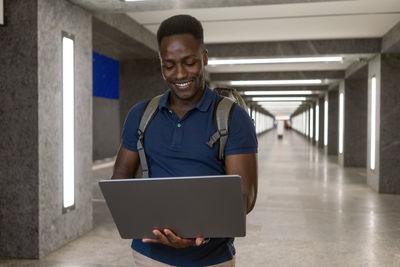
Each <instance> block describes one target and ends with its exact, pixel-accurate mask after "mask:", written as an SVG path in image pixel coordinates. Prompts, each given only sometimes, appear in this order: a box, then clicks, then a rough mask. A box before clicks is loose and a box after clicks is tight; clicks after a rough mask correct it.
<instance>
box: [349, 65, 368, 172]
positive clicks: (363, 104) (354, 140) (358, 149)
mask: <svg viewBox="0 0 400 267" xmlns="http://www.w3.org/2000/svg"><path fill="white" fill-rule="evenodd" d="M354 75H356V76H357V77H356V78H354V79H353V78H352V76H350V77H349V78H348V79H346V90H345V96H344V97H345V118H346V119H345V127H344V147H345V149H344V151H345V153H344V162H343V163H344V166H349V167H365V166H366V163H367V122H368V121H367V119H368V68H367V66H365V67H363V68H362V69H360V70H359V71H358V72H357V73H356V74H354Z"/></svg>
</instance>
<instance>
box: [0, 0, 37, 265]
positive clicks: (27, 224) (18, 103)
mask: <svg viewBox="0 0 400 267" xmlns="http://www.w3.org/2000/svg"><path fill="white" fill-rule="evenodd" d="M5 4H6V5H5V14H6V15H7V24H6V26H4V27H0V257H11V258H34V257H36V256H37V254H38V250H39V243H38V238H39V237H38V235H39V228H38V227H39V217H38V216H39V215H38V201H39V199H38V195H39V193H38V192H39V183H38V172H39V170H38V127H37V123H38V113H37V109H38V101H37V95H38V92H37V83H38V81H37V76H38V73H37V66H38V58H37V2H36V1H34V0H29V1H26V0H14V1H6V2H5Z"/></svg>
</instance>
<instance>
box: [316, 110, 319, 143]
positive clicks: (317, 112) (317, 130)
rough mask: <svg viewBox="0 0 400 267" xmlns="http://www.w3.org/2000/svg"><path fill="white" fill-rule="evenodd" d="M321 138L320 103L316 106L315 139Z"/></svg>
mask: <svg viewBox="0 0 400 267" xmlns="http://www.w3.org/2000/svg"><path fill="white" fill-rule="evenodd" d="M318 140H319V105H317V106H316V107H315V141H317V142H318Z"/></svg>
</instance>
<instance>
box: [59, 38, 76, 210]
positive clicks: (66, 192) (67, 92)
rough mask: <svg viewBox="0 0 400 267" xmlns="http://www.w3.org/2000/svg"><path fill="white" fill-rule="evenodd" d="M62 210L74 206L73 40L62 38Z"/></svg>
mask: <svg viewBox="0 0 400 267" xmlns="http://www.w3.org/2000/svg"><path fill="white" fill-rule="evenodd" d="M62 86H63V88H62V97H63V208H64V209H67V208H71V207H73V206H74V205H75V155H74V152H75V148H74V90H75V88H74V40H73V38H70V37H69V36H66V34H63V37H62Z"/></svg>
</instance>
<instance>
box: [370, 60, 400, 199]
mask: <svg viewBox="0 0 400 267" xmlns="http://www.w3.org/2000/svg"><path fill="white" fill-rule="evenodd" d="M368 67H369V68H368V129H367V132H368V143H367V144H368V156H367V182H368V184H369V185H370V186H371V187H372V188H373V189H374V190H376V191H378V192H380V193H389V194H400V180H399V179H398V177H399V173H400V160H399V155H400V142H399V140H400V129H399V123H398V122H399V121H400V90H399V84H400V76H399V72H400V55H399V54H382V55H378V56H376V57H375V58H374V59H373V60H371V61H370V63H369V66H368ZM372 77H375V78H376V113H375V115H376V123H375V136H376V139H375V168H374V169H371V145H372V143H371V103H372V101H371V100H372V98H371V89H372V82H371V81H372Z"/></svg>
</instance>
